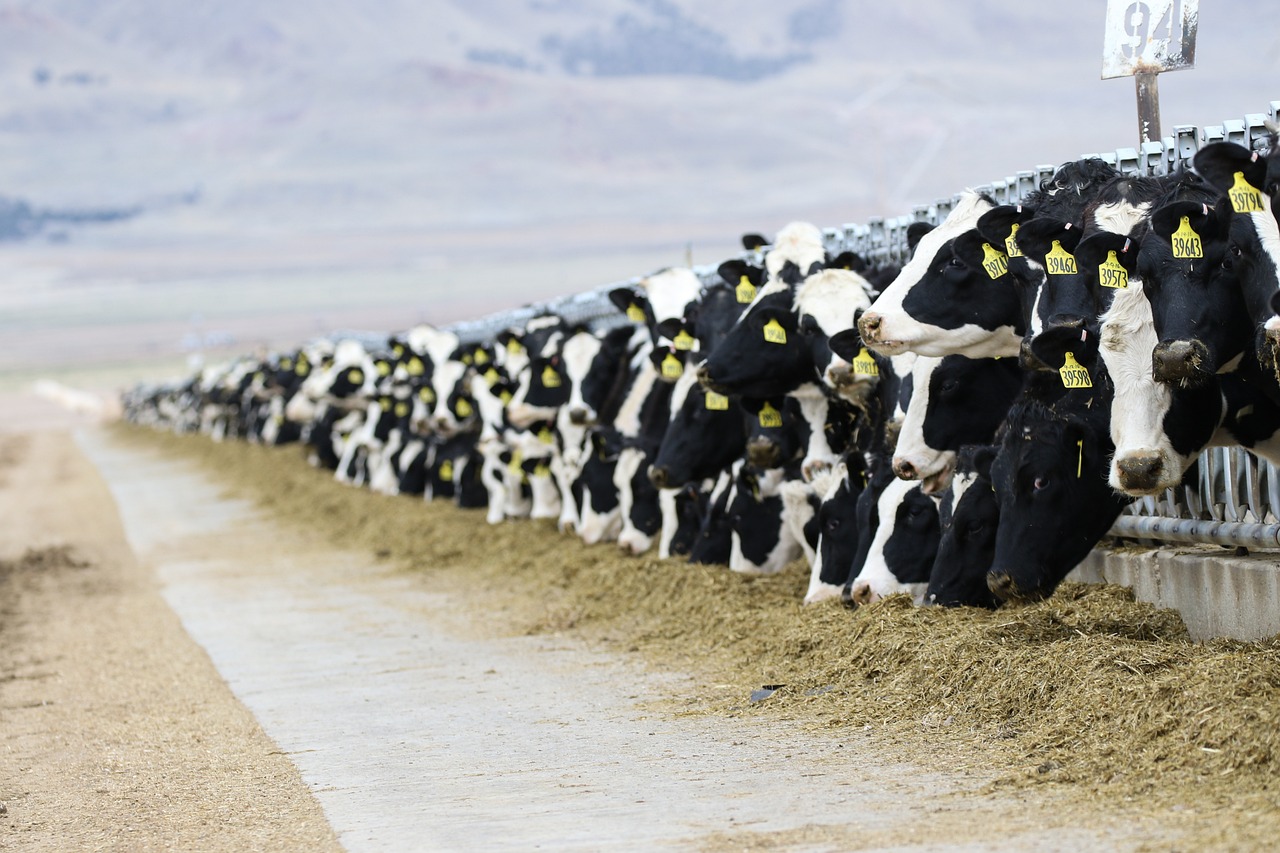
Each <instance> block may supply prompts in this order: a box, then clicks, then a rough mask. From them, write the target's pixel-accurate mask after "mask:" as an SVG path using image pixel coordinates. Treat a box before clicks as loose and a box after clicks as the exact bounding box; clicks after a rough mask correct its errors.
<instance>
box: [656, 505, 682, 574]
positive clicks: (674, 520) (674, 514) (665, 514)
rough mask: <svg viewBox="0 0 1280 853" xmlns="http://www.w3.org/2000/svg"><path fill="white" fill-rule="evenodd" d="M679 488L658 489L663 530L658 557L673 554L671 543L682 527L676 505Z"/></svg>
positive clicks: (664, 557)
mask: <svg viewBox="0 0 1280 853" xmlns="http://www.w3.org/2000/svg"><path fill="white" fill-rule="evenodd" d="M679 494H680V490H679V489H658V509H659V510H661V512H662V531H661V532H660V533H659V534H658V557H659V558H660V559H663V560H665V559H667V558H668V557H670V556H671V543H672V541H673V540H674V539H675V538H676V533H677V532H678V530H679V528H680V511H679V508H678V507H677V506H676V497H677V496H678V495H679Z"/></svg>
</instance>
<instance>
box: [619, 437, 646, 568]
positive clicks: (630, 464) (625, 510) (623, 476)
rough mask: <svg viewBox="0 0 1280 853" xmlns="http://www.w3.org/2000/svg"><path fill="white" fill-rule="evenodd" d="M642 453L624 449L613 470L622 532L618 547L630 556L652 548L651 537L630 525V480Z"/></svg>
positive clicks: (633, 448)
mask: <svg viewBox="0 0 1280 853" xmlns="http://www.w3.org/2000/svg"><path fill="white" fill-rule="evenodd" d="M643 462H644V451H642V450H640V449H639V448H636V447H624V448H623V449H622V451H621V452H620V453H619V454H618V464H617V465H616V466H615V467H614V469H613V487H614V488H615V489H617V490H618V506H619V508H620V510H621V521H622V530H621V531H620V532H619V533H618V545H619V546H620V547H621V548H623V549H625V550H627V551H630V552H631V553H632V554H643V553H644V552H645V551H648V550H649V548H650V547H652V546H653V537H652V536H650V535H648V534H647V533H643V532H642V531H640V530H638V529H637V528H636V527H635V525H634V524H632V523H631V507H632V505H633V504H634V503H635V495H634V494H633V493H632V491H631V480H632V478H633V477H635V475H636V474H637V473H638V472H639V471H640V465H641V464H642V463H643Z"/></svg>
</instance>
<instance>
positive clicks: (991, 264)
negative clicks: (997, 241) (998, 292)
mask: <svg viewBox="0 0 1280 853" xmlns="http://www.w3.org/2000/svg"><path fill="white" fill-rule="evenodd" d="M982 268H983V269H984V270H986V271H987V275H988V276H989V277H990V278H991V279H992V280H995V279H997V278H999V277H1000V276H1002V275H1004V274H1005V273H1007V272H1008V271H1009V256H1008V255H1006V254H1005V253H1004V252H1002V251H1000V250H999V249H997V248H996V247H995V246H993V245H991V244H990V243H983V244H982Z"/></svg>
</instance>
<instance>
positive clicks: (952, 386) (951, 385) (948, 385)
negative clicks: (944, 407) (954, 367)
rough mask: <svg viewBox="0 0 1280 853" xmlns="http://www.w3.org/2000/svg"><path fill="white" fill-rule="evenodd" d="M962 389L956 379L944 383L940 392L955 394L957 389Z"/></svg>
mask: <svg viewBox="0 0 1280 853" xmlns="http://www.w3.org/2000/svg"><path fill="white" fill-rule="evenodd" d="M959 387H960V383H959V382H957V381H956V380H954V379H948V380H946V381H945V382H943V383H942V387H941V388H939V389H938V390H939V391H941V392H942V393H943V394H954V393H955V392H956V389H957V388H959Z"/></svg>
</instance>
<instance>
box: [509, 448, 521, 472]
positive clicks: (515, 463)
mask: <svg viewBox="0 0 1280 853" xmlns="http://www.w3.org/2000/svg"><path fill="white" fill-rule="evenodd" d="M522 460H523V457H522V456H521V455H520V451H519V450H515V451H512V453H511V461H510V462H508V463H507V470H508V471H510V472H511V473H512V474H523V473H524V471H522V470H521V469H520V462H521V461H522Z"/></svg>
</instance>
